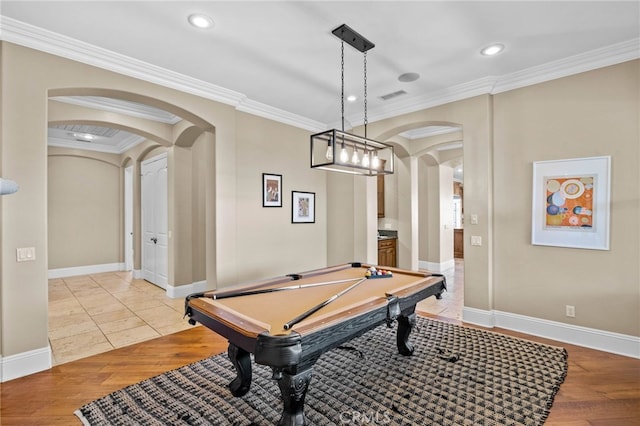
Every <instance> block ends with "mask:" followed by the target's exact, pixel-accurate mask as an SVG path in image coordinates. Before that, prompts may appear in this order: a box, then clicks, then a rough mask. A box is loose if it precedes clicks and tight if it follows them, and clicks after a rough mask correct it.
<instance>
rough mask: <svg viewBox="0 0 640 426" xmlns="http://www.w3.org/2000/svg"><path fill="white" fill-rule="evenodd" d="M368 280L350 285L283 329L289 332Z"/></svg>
mask: <svg viewBox="0 0 640 426" xmlns="http://www.w3.org/2000/svg"><path fill="white" fill-rule="evenodd" d="M366 280H367V278H366V277H365V278H362V279H360V280H358V282H357V283H355V284H353V285H350V286H349V287H347V288H345V289H344V290H342V291H341V292H339V293H337V294H334V295H333V296H331V297H330V298H328V299H327V300H325V301H324V302H322V303H319V304H317V305H316V306H314V307H313V308H311V309H309V310H308V311H307V312H305V313H303V314H300V315H298V316H297V317H295V318H294V319H292V320H291V321H289V322H287V323H285V324H284V326H283V328H284V329H285V330H289V329H290V328H291V327H293V325H294V324H297V323H299V322H300V321H302V320H303V319H305V318H307V317H308V316H310V315H312V314H314V313H315V312H317V311H319V310H320V309H322V308H324V307H325V306H327V305H328V304H329V303H331V302H333V301H334V300H336V299H337V298H338V297H340V296H342V295H343V294H345V293H346V292H348V291H349V290H352V289H354V288H355V287H356V286H358V285H359V284H361V283H363V282H364V281H366Z"/></svg>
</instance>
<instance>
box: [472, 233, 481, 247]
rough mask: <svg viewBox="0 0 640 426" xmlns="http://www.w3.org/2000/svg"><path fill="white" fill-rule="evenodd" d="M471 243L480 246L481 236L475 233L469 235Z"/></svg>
mask: <svg viewBox="0 0 640 426" xmlns="http://www.w3.org/2000/svg"><path fill="white" fill-rule="evenodd" d="M471 245H472V246H481V245H482V237H479V236H477V235H472V236H471Z"/></svg>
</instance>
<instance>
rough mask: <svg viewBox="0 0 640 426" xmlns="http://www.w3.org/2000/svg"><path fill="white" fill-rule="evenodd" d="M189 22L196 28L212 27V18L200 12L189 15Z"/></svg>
mask: <svg viewBox="0 0 640 426" xmlns="http://www.w3.org/2000/svg"><path fill="white" fill-rule="evenodd" d="M189 23H190V24H191V25H193V26H194V27H196V28H211V27H213V19H211V18H209V17H208V16H207V15H203V14H201V13H194V14H193V15H189Z"/></svg>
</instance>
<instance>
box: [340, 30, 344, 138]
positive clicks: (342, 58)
mask: <svg viewBox="0 0 640 426" xmlns="http://www.w3.org/2000/svg"><path fill="white" fill-rule="evenodd" d="M340 46H341V49H340V54H341V55H340V70H341V74H340V81H341V82H342V92H341V95H340V100H341V102H342V131H343V132H344V40H343V41H342V43H340Z"/></svg>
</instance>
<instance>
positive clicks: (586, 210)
mask: <svg viewBox="0 0 640 426" xmlns="http://www.w3.org/2000/svg"><path fill="white" fill-rule="evenodd" d="M610 185H611V157H610V156H602V157H588V158H572V159H565V160H549V161H535V162H534V163H533V194H532V195H533V200H532V220H531V244H533V245H543V246H555V247H569V248H581V249H592V250H609V238H610V236H609V225H610V223H609V216H610Z"/></svg>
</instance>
